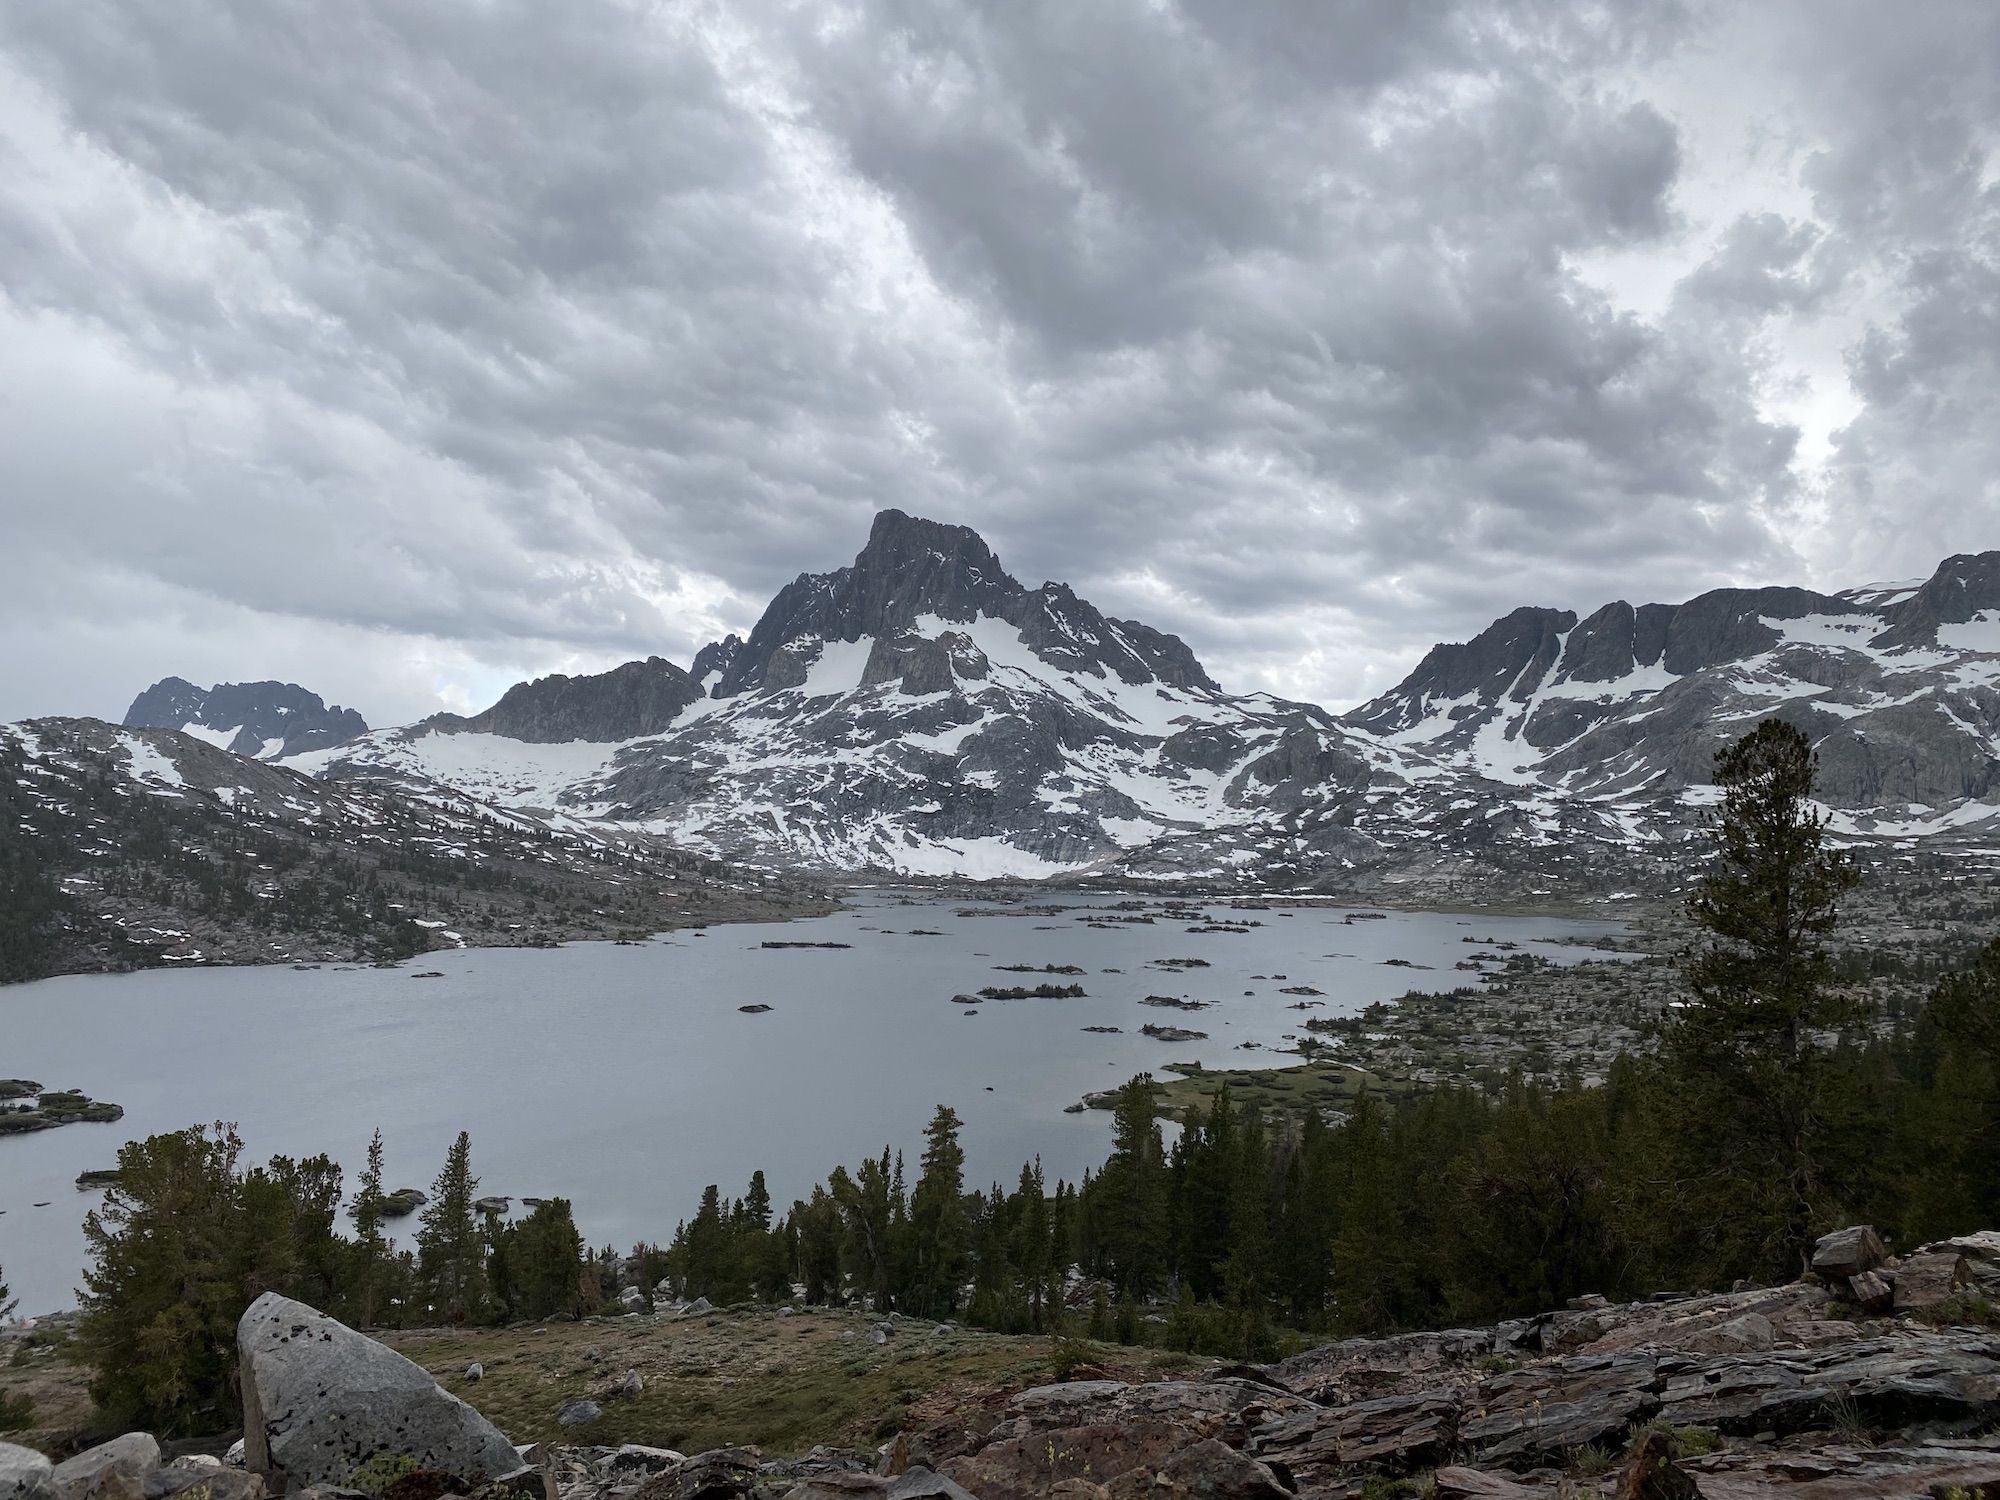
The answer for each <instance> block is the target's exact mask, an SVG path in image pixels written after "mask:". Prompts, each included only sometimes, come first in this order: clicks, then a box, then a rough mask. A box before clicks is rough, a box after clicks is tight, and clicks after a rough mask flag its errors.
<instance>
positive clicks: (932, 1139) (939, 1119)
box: [902, 1104, 970, 1318]
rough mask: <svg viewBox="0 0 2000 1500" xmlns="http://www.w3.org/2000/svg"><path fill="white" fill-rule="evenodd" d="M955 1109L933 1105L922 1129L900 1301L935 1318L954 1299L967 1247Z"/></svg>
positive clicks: (951, 1306) (950, 1306)
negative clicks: (919, 1168) (933, 1110)
mask: <svg viewBox="0 0 2000 1500" xmlns="http://www.w3.org/2000/svg"><path fill="white" fill-rule="evenodd" d="M960 1123H961V1122H960V1120H959V1118H958V1115H957V1114H956V1113H955V1112H954V1111H953V1110H951V1109H950V1108H948V1107H947V1106H945V1105H942V1104H940V1105H939V1106H938V1107H937V1113H936V1114H934V1115H933V1116H931V1123H930V1124H929V1125H928V1126H927V1127H926V1128H925V1130H924V1139H925V1146H924V1159H923V1171H922V1173H921V1174H920V1175H919V1177H918V1178H917V1187H916V1192H915V1195H914V1196H913V1198H912V1199H911V1204H910V1231H909V1259H908V1274H907V1277H906V1280H905V1288H904V1296H903V1299H902V1302H903V1306H904V1307H905V1308H907V1310H909V1311H910V1312H913V1313H916V1314H917V1315H918V1316H920V1317H927V1318H939V1317H944V1316H945V1315H946V1314H948V1313H950V1312H951V1311H952V1310H953V1309H954V1308H956V1307H957V1305H958V1294H959V1287H960V1285H961V1283H962V1282H963V1281H964V1280H965V1271H966V1257H967V1252H968V1250H969V1249H970V1245H969V1241H968V1236H967V1232H966V1229H967V1226H966V1216H965V1180H964V1177H965V1152H964V1150H963V1148H961V1147H960V1145H959V1144H958V1131H959V1126H960Z"/></svg>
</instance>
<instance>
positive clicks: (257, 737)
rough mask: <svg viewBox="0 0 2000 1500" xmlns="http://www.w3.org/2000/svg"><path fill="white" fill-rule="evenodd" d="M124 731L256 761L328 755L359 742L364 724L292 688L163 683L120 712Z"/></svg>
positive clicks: (281, 685)
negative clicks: (176, 734) (179, 736)
mask: <svg viewBox="0 0 2000 1500" xmlns="http://www.w3.org/2000/svg"><path fill="white" fill-rule="evenodd" d="M124 723H125V726H126V727H127V728H129V729H178V730H180V731H182V732H183V733H187V734H193V735H195V736H197V737H198V738H201V739H204V740H207V741H208V742H209V743H210V744H212V745H216V746H219V747H220V748H222V749H225V750H228V751H231V752H232V753H234V754H237V755H247V756H249V757H251V758H253V759H257V760H277V759H282V758H283V757H285V756H288V755H299V754H302V753H304V752H305V751H308V750H328V749H332V748H334V747H335V746H338V745H345V744H347V743H349V742H350V741H352V740H357V739H359V738H360V737H361V736H362V735H364V734H366V733H367V732H368V724H367V721H366V720H364V719H363V718H362V717H361V715H360V714H358V713H356V712H355V711H354V710H353V709H351V708H342V707H341V706H340V705H339V704H338V703H336V704H334V705H333V706H332V707H331V708H329V707H328V706H327V705H326V702H325V701H324V700H323V699H322V698H321V697H320V696H319V694H317V693H309V692H307V691H306V690H305V689H304V688H302V687H300V686H299V685H298V684H297V683H295V682H219V683H217V684H216V685H215V686H214V687H212V688H200V687H196V686H195V685H194V684H193V683H191V682H189V681H187V680H186V679H184V678H180V677H163V678H161V679H160V680H159V681H158V682H156V683H154V684H153V685H152V686H151V687H149V688H147V689H146V690H145V691H144V692H142V693H141V694H139V696H138V697H136V698H134V699H133V700H132V706H131V707H130V708H128V709H126V710H125V719H124Z"/></svg>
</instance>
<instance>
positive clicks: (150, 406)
mask: <svg viewBox="0 0 2000 1500" xmlns="http://www.w3.org/2000/svg"><path fill="white" fill-rule="evenodd" d="M1996 121H2000V11H1996V10H1995V9H1994V8H1993V7H1992V6H1990V5H1988V4H1985V3H1983V0H1963V3H1956V4H1954V3H1951V0H1946V3H1941V4H1938V5H1935V6H1926V7H1920V8H1918V9H1917V10H1915V11H1910V10H1908V9H1907V8H1906V9H1903V10H1898V11H1895V12H1894V13H1891V12H1890V11H1889V10H1888V9H1887V8H1885V7H1882V6H1880V5H1876V4H1864V3H1860V0H1839V3H1821V0H1789V3H1787V4H1773V5H1769V6H1759V7H1755V8H1737V7H1724V6H1707V5H1698V4H1694V5H1682V4H1677V3H1672V0H1653V3H1634V4H1621V5H1618V6H1600V5H1597V4H1588V3H1556V0H1530V3H1526V4H1522V5H1509V6H1504V7H1503V6H1495V5H1491V4H1485V5H1470V4H1462V5H1452V4H1437V5H1425V6H1410V5H1407V4H1404V3H1402V0H1342V3H1339V4H1331V5H1329V4H1326V3H1324V0H1086V3H1075V0H1009V3H1006V4H995V3H983V0H922V3H917V0H907V3H906V0H870V3H865V4H829V3H822V0H814V3H810V4H807V3H804V0H800V3H797V4H783V3H764V0H731V3H729V4H726V5H725V4H720V3H715V4H703V3H694V4H676V3H666V4H646V5H640V4H625V3H619V0H572V3H568V4H564V5H561V6H546V5H538V4H529V3H527V0H478V3H474V0H342V3H339V4H335V3H332V0H324V3H317V0H298V3H290V4H283V5H271V4H268V3H264V0H65V3H64V4H62V5H60V6H53V5H51V6H39V5H26V6H10V7H5V8H0V539H4V542H5V545H4V546H0V628H4V629H5V631H6V633H7V637H8V639H9V640H10V641H15V642H19V643H22V646H23V648H24V649H17V650H15V651H13V652H10V653H7V659H6V660H4V661H0V717H15V716H19V715H23V714H29V713H46V712H63V711H79V712H96V713H105V714H116V713H117V712H119V711H120V710H122V708H123V705H124V703H125V701H126V700H127V699H128V698H129V697H130V696H131V694H132V693H133V692H134V691H135V690H136V689H137V688H138V687H139V686H142V685H143V684H144V683H145V682H146V681H150V680H151V679H152V678H154V677H157V676H159V675H162V674H164V673H166V672H170V671H171V672H177V673H179V674H181V675H184V676H189V677H193V678H196V679H199V680H203V681H206V680H210V679H213V678H245V677H257V676H281V677H289V678H294V679H297V680H299V681H303V682H305V683H307V684H308V685H309V686H312V687H314V688H315V689H316V690H318V691H321V692H323V693H326V694H327V695H328V696H329V697H333V698H337V699H340V700H341V701H343V702H349V703H352V704H353V705H354V706H357V707H359V708H361V709H362V710H363V712H364V713H367V714H368V715H369V716H370V718H371V719H373V720H377V721H394V720H397V719H405V718H409V717H414V716H415V715H417V714H419V713H422V712H427V711H430V710H431V709H434V708H436V707H439V706H449V707H454V708H467V707H477V706H480V705H481V704H483V703H484V702H485V701H487V700H489V699H490V698H491V697H493V696H496V695H497V693H498V691H499V690H500V689H501V688H503V687H504V686H505V685H506V683H507V682H509V681H511V680H513V679H514V678H515V677H517V676H519V675H522V674H525V673H530V672H542V671H548V670H557V669H565V670H577V669H582V668H591V667H598V666H604V665H609V664H611V663H613V662H615V661H617V660H622V659H625V658H627V657H630V656H633V655H639V654H644V653H647V652H659V653H661V654H665V655H670V656H675V657H678V658H680V659H682V660H685V659H686V658H687V657H688V656H690V655H691V654H692V651H693V650H694V648H695V647H696V646H698V645H699V644H700V643H701V642H702V641H703V640H705V639H707V638H709V637H711V636H712V635H714V634H717V633H719V632H720V631H722V630H724V629H728V628H738V629H740V628H743V627H745V626H747V624H748V623H749V622H750V621H751V620H752V619H754V618H755V615H756V613H757V612H758V610H759V608H760V607H761V605H762V603H763V601H764V600H765V599H766V598H767V597H768V595H769V594H770V593H771V592H772V591H773V590H774V589H775V588H776V587H777V586H779V585H780V584H782V583H783V582H784V581H786V580H787V579H789V578H790V577H791V576H792V575H794V574H795V573H797V572H799V571H801V570H804V569H814V570H817V569H821V568H826V567H831V566H835V565H837V564H838V563H840V562H842V561H844V560H846V558H848V557H849V556H851V554H852V553H853V551H854V549H855V547H856V546H857V545H858V543H859V540H860V538H861V536H862V535H863V533H864V531H865V528H866V524H867V519H868V517H869V515H870V514H871V513H872V512H873V511H874V510H876V509H878V508H880V507H882V506H884V505H896V506H900V507H902V508H904V509H907V510H911V511H913V512H917V513H921V514H927V515H932V516H936V517H938V518H940V519H950V520H959V521H963V522H966V523H969V524H972V525H974V526H977V527H979V528H980V529H981V530H982V531H983V532H984V533H985V534H986V535H987V536H988V538H989V540H991V541H992V542H993V543H994V545H995V547H996V548H997V549H998V550H999V551H1000V553H1001V556H1002V557H1003V559H1004V560H1005V561H1006V562H1007V563H1008V565H1009V566H1010V568H1011V569H1012V570H1013V571H1014V572H1016V573H1017V574H1019V575H1021V576H1023V577H1024V578H1028V579H1029V580H1030V581H1036V580H1039V579H1041V578H1043V577H1049V578H1062V579H1066V580H1068V581H1070V582H1072V583H1074V584H1075V585H1076V586H1077V587H1078V589H1079V590H1080V591H1081V592H1083V593H1085V594H1086V595H1088V596H1089V597H1091V598H1093V599H1094V600H1095V601H1096V602H1097V603H1099V604H1100V605H1101V606H1103V607H1105V608H1106V609H1108V610H1110V611H1112V612H1114V613H1120V614H1130V615H1136V616H1138V617H1140V618H1143V619H1146V620H1147V621H1149V622H1150V623H1153V624H1155V625H1158V626H1160V627H1161V628H1165V629H1170V630H1175V631H1178V632H1179V633H1181V634H1182V635H1184V636H1185V637H1187V638H1188V639H1189V641H1190V642H1191V643H1193V644H1194V645H1195V646H1196V648H1197V650H1199V651H1200V652H1201V653H1202V654H1203V656H1204V658H1205V659H1206V660H1207V661H1208V662H1209V664H1210V666H1211V669H1212V670H1213V671H1214V672H1215V673H1216V674H1217V675H1218V677H1219V678H1220V679H1221V680H1223V681H1224V682H1225V683H1228V684H1230V685H1234V686H1240V687H1246V688H1247V687H1252V686H1261V687H1271V688H1276V689H1278V690H1280V691H1285V692H1289V693H1293V694H1296V695H1301V696H1309V697H1315V698H1319V699H1321V700H1322V701H1327V702H1330V703H1334V704H1345V703H1348V702H1352V701H1355V700H1356V699H1358V698H1360V697H1363V696H1366V695H1367V694H1369V693H1371V692H1374V691H1378V690H1380V689H1381V688H1383V687H1385V686H1387V685H1388V684H1389V683H1390V682H1391V681H1393V680H1394V679H1395V677H1397V676H1398V675H1400V673H1401V671H1402V670H1404V669H1405V668H1406V667H1407V666H1408V665H1409V664H1410V663H1411V662H1412V661H1414V659H1415V658H1416V656H1417V655H1419V654H1421V652H1422V651H1423V649H1424V648H1425V647H1426V646H1427V645H1428V644H1429V643H1430V642H1431V641H1432V640H1434V639H1438V638H1462V637H1463V636H1464V635H1466V634H1468V633H1470V632H1471V631H1474V630H1476V629H1478V628H1479V627H1480V626H1481V625H1483V624H1484V623H1485V622H1486V620H1488V619H1489V618H1491V617H1492V616H1493V615H1495V614H1497V613H1500V612H1502V611H1504V610H1505V609H1508V608H1511V607H1512V606H1514V605H1516V604H1519V603H1523V602H1537V603H1553V604H1564V605H1569V606H1572V607H1578V608H1587V607H1589V606H1591V605H1594V604H1595V603H1598V602H1601V601H1602V600H1603V599H1604V598H1607V597H1613V596H1619V595H1623V596H1626V597H1631V598H1635V599H1636V598H1641V597H1643V598H1668V599H1672V598H1679V597H1684V596H1685V595H1687V594H1689V593H1692V592H1695V591H1697V590H1699V589H1701V588H1704V587H1709V586H1714V585H1716V584H1721V583H1728V582H1741V581H1757V582H1763V581H1800V582H1816V583H1820V584H1824V585H1829V586H1837V585H1844V584H1848V583H1854V582H1860V581H1864V580H1865V579H1869V578H1874V577H1879V576H1884V575H1894V574H1898V573H1912V572H1923V571H1928V569H1929V568H1930V567H1931V566H1932V565H1933V564H1934V563H1935V562H1936V560H1937V559H1938V557H1940V556H1942V555H1943V554H1945V553H1948V552H1951V551H1956V550H1967V549H1972V548H1978V547H1984V546H1987V545H1994V544H1996V542H2000V527H1996V525H1995V522H1996V520H2000V481H1996V474H2000V438H1996V436H1995V433H1996V432H2000V424H1996V423H1994V422H1993V421H1991V420H1990V406H1991V393H1992V391H1993V390H1995V389H1996V388H2000V186H1996V177H2000V168H1996V159H2000V158H1996V147H2000V140H1996V136H1995V122H1996Z"/></svg>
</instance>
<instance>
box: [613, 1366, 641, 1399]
mask: <svg viewBox="0 0 2000 1500" xmlns="http://www.w3.org/2000/svg"><path fill="white" fill-rule="evenodd" d="M645 1392H646V1378H645V1376H643V1375H641V1374H640V1373H639V1372H638V1371H637V1370H627V1371H626V1372H625V1378H624V1379H623V1380H622V1381H620V1382H619V1383H618V1394H619V1395H621V1396H623V1397H625V1398H626V1399H627V1400H630V1399H631V1398H632V1397H634V1396H642V1395H644V1394H645Z"/></svg>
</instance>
